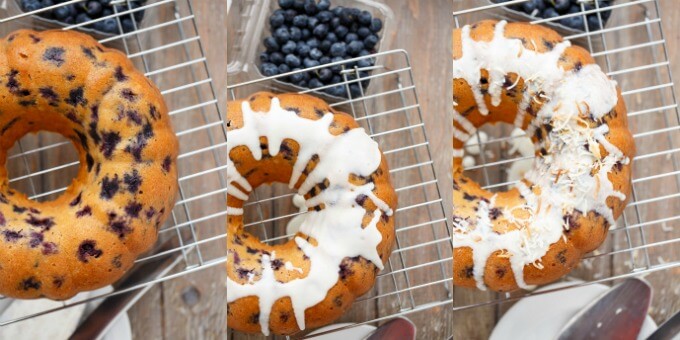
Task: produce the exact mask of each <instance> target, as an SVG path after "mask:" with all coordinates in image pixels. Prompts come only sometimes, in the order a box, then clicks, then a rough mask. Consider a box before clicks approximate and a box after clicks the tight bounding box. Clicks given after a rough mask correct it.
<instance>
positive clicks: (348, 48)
mask: <svg viewBox="0 0 680 340" xmlns="http://www.w3.org/2000/svg"><path fill="white" fill-rule="evenodd" d="M278 4H279V7H280V8H279V9H277V10H275V11H274V13H272V15H271V16H270V17H269V27H270V31H271V36H268V37H267V38H265V39H264V46H265V48H266V51H265V52H262V54H261V55H260V62H261V64H260V71H261V72H262V74H263V75H265V76H267V77H271V76H275V75H277V74H282V73H287V72H290V71H297V70H301V69H305V68H310V67H315V66H319V65H324V64H329V63H333V62H338V61H343V60H347V59H351V58H355V57H363V56H367V55H369V54H372V53H375V50H376V47H377V45H378V42H379V41H380V36H379V35H378V33H379V32H380V31H381V30H382V27H383V22H382V21H381V20H380V19H378V18H373V16H372V15H371V13H369V12H367V11H361V10H359V9H357V8H345V7H342V6H337V7H334V8H331V1H330V0H319V1H318V2H317V0H278ZM374 63H375V61H374V60H373V59H372V58H364V59H360V60H359V61H358V62H353V63H346V64H342V65H341V66H332V67H328V68H321V69H318V70H314V71H308V72H300V73H296V74H293V75H292V76H289V77H286V78H285V79H280V80H282V81H285V82H288V83H292V84H294V85H297V86H299V87H302V88H310V89H315V88H318V87H322V86H327V85H332V84H340V83H342V82H343V80H344V78H343V74H342V70H343V67H344V68H345V69H354V68H355V67H356V68H358V69H366V68H370V67H371V66H373V65H374ZM346 76H347V78H348V79H357V78H356V74H355V73H354V72H351V73H348V74H347V75H346ZM367 76H368V72H367V71H365V70H361V71H360V72H359V77H360V78H365V77H367ZM366 86H368V80H362V81H360V82H354V83H351V84H350V85H349V92H350V93H351V95H352V97H359V96H361V92H362V87H363V89H365V88H366ZM324 91H325V92H326V93H328V94H330V95H332V96H336V97H345V98H347V97H348V93H347V88H346V86H345V85H336V86H331V87H329V88H327V89H325V90H324Z"/></svg>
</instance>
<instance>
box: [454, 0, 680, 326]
mask: <svg viewBox="0 0 680 340" xmlns="http://www.w3.org/2000/svg"><path fill="white" fill-rule="evenodd" d="M525 1H527V0H513V1H509V2H505V3H498V4H495V3H493V2H491V1H487V0H484V1H482V0H454V2H453V4H454V12H453V19H454V27H456V28H460V27H462V26H463V25H465V24H470V23H474V22H476V21H478V20H482V19H490V18H495V19H499V18H504V19H507V18H508V12H507V11H506V10H504V8H503V6H510V5H516V4H521V3H523V2H525ZM581 6H582V8H581V9H582V11H581V12H580V13H574V14H568V15H563V16H561V17H556V18H552V19H540V20H535V21H533V22H532V23H534V24H546V23H556V22H558V21H559V20H561V19H562V18H565V17H570V16H584V19H585V15H587V14H592V13H596V14H597V15H598V19H599V20H602V16H603V13H604V11H605V9H604V8H600V7H599V5H598V6H596V8H595V9H592V10H585V8H584V4H582V5H581ZM659 6H660V5H659V2H658V1H656V0H626V1H623V0H620V1H613V4H612V5H611V6H610V7H609V8H607V9H606V10H612V13H611V18H610V20H609V22H608V23H607V25H606V26H605V28H604V29H600V30H595V29H592V28H590V27H588V25H586V30H585V32H582V33H577V34H567V35H566V36H565V39H568V40H571V41H572V43H574V44H577V45H580V46H582V47H584V48H586V49H588V50H589V51H590V53H591V54H592V55H593V56H594V57H595V58H596V60H597V62H598V64H600V66H601V67H602V69H603V70H604V71H605V72H606V73H607V74H608V75H609V76H610V77H611V78H613V79H614V80H616V81H617V82H618V85H619V86H620V88H621V91H622V95H623V98H624V100H625V101H626V104H627V108H628V121H629V125H630V128H631V130H632V132H633V134H634V138H635V142H636V145H637V156H636V157H635V159H634V163H633V164H634V168H633V181H632V182H633V191H632V197H631V201H630V203H629V204H628V206H627V208H626V209H625V211H624V214H623V215H622V217H621V218H620V219H619V220H618V221H617V224H616V225H615V226H613V227H612V228H611V229H610V231H609V236H608V239H607V241H606V242H605V244H603V245H602V246H601V247H600V248H599V249H598V250H596V251H595V252H593V253H592V254H589V255H587V256H586V257H585V259H584V260H583V261H582V264H581V266H580V268H578V269H577V270H575V271H574V272H572V273H571V274H570V275H569V277H568V278H567V279H569V278H577V279H580V280H584V281H585V283H583V284H590V283H595V282H609V281H613V280H617V279H622V278H626V277H630V276H639V275H643V276H644V275H647V274H650V273H652V272H659V273H660V274H662V275H663V271H665V273H666V276H665V278H664V277H661V278H660V279H656V280H657V281H654V280H655V279H654V278H653V277H651V276H650V277H649V279H650V280H651V281H652V282H651V283H652V285H653V286H654V287H655V288H659V289H657V291H656V292H655V299H654V302H653V304H652V305H653V306H659V305H662V304H664V301H663V299H666V298H668V297H669V296H670V295H668V294H678V293H677V292H673V291H672V287H671V288H669V289H666V287H669V286H668V285H669V282H672V281H671V280H672V279H673V272H674V271H675V272H676V273H677V271H676V270H677V267H679V266H680V253H679V252H678V249H679V247H678V243H680V215H678V211H680V209H679V208H680V176H679V175H680V167H679V165H678V157H679V156H680V155H679V154H678V153H679V152H680V145H678V144H679V141H680V139H679V138H678V137H680V134H679V132H680V111H679V109H678V103H677V99H676V92H675V86H674V83H673V79H672V75H671V68H670V62H669V58H668V51H667V47H666V41H665V38H664V33H663V30H662V26H661V16H660V10H659ZM482 130H484V131H485V132H486V133H487V134H488V139H487V140H486V141H485V142H483V143H479V141H480V139H478V138H475V137H473V138H472V139H473V145H472V146H476V147H479V148H480V149H481V150H482V152H481V153H480V156H478V157H477V158H476V161H477V164H476V165H475V166H472V167H468V168H467V169H466V170H465V171H466V172H467V174H468V175H469V176H470V177H472V178H474V179H476V180H478V181H479V182H480V183H481V184H482V185H483V186H484V187H485V188H486V189H488V190H492V191H498V190H506V189H507V188H508V186H509V185H512V182H509V181H508V180H507V176H506V169H508V168H509V166H510V165H511V164H512V163H513V162H515V161H518V160H521V159H532V158H533V157H518V156H516V155H510V154H508V147H507V146H508V142H510V141H511V140H512V139H513V137H509V132H510V131H511V130H512V127H508V126H493V127H491V126H486V127H484V128H483V129H482ZM477 137H479V136H477ZM488 151H490V152H488ZM650 165H651V166H650ZM664 280H665V281H664ZM574 285H579V284H576V283H575V284H574ZM530 294H531V293H528V292H524V293H522V292H518V293H513V294H491V293H481V292H474V291H470V290H465V291H464V292H461V294H456V296H458V297H460V298H459V299H456V298H454V307H453V308H454V310H465V309H470V308H475V307H481V306H489V305H495V304H501V303H504V302H509V301H513V300H517V299H520V298H522V297H524V296H527V295H530ZM674 299H675V300H676V301H677V299H678V297H677V296H675V297H674ZM676 308H677V307H676ZM497 312H498V310H497ZM672 312H673V311H672V310H660V308H657V309H656V310H654V308H653V309H652V315H653V316H656V317H657V319H661V320H657V321H662V320H663V319H665V318H667V317H668V316H670V315H672Z"/></svg>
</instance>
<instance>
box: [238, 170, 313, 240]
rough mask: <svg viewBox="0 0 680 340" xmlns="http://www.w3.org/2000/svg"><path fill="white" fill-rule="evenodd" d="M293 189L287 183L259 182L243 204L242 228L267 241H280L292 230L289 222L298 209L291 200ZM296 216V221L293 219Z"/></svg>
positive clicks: (296, 214) (292, 222)
mask: <svg viewBox="0 0 680 340" xmlns="http://www.w3.org/2000/svg"><path fill="white" fill-rule="evenodd" d="M295 193H296V191H294V190H291V189H289V188H288V184H283V183H273V184H271V185H266V184H263V185H260V186H259V187H258V188H257V189H255V191H254V192H253V193H251V194H250V198H249V200H248V202H246V204H245V206H244V224H245V225H246V231H247V232H249V233H251V234H253V235H255V236H257V237H259V238H260V240H262V241H263V242H264V243H267V244H269V245H276V244H283V243H286V242H288V240H289V239H290V238H291V237H292V236H293V235H294V234H295V233H294V232H293V231H292V230H297V229H296V228H295V227H294V226H293V225H294V224H296V222H299V220H300V219H299V218H298V219H297V220H296V216H300V215H299V214H298V212H299V209H298V208H297V207H296V206H295V204H294V203H293V197H294V195H295ZM294 220H296V221H294Z"/></svg>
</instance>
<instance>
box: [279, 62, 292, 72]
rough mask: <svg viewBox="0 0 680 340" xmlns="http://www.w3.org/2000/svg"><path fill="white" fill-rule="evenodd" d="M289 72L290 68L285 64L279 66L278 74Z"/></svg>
mask: <svg viewBox="0 0 680 340" xmlns="http://www.w3.org/2000/svg"><path fill="white" fill-rule="evenodd" d="M288 72H290V67H289V66H288V65H286V64H281V65H279V74H284V73H288Z"/></svg>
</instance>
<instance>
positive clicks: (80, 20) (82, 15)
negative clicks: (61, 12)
mask: <svg viewBox="0 0 680 340" xmlns="http://www.w3.org/2000/svg"><path fill="white" fill-rule="evenodd" d="M90 20H92V18H90V16H88V15H87V13H80V14H78V15H77V16H76V24H83V23H86V22H88V21H90Z"/></svg>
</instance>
